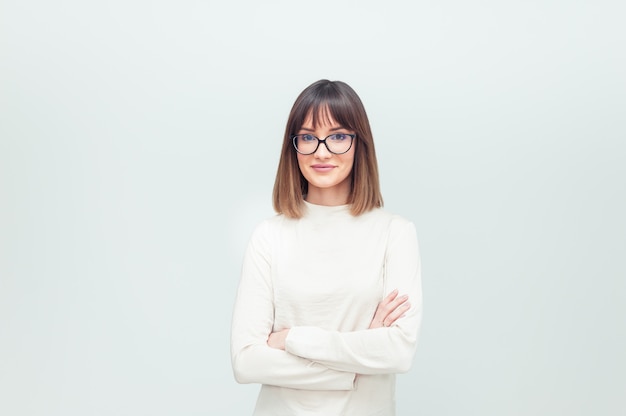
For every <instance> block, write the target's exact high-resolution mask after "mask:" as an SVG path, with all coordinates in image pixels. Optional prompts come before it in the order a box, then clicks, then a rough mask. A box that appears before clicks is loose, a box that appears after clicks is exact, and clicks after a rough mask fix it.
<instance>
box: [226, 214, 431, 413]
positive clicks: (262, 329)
mask: <svg viewBox="0 0 626 416" xmlns="http://www.w3.org/2000/svg"><path fill="white" fill-rule="evenodd" d="M306 207H307V213H306V215H305V216H304V217H303V218H301V219H299V220H293V219H289V218H286V217H284V216H282V215H277V216H274V217H272V218H270V219H268V220H265V221H264V222H262V223H261V224H259V225H258V226H257V228H256V229H255V231H254V232H253V234H252V237H251V239H250V242H249V244H248V248H247V250H246V254H245V258H244V261H243V267H242V274H241V280H240V283H239V289H238V292H237V298H236V301H235V307H234V312H233V320H232V332H231V357H232V365H233V371H234V375H235V379H236V380H237V381H238V382H239V383H260V384H262V387H261V391H260V393H259V397H258V400H257V403H256V408H255V411H254V415H255V416H264V415H272V416H277V415H285V416H296V415H322V416H339V415H341V416H349V415H358V416H366V415H372V416H373V415H381V416H382V415H384V416H391V415H395V374H396V373H402V372H406V371H408V370H409V369H410V367H411V363H412V361H413V357H414V355H415V347H416V343H417V339H418V333H419V328H420V324H421V319H422V291H421V277H420V258H419V251H418V243H417V237H416V233H415V227H414V225H413V224H412V223H411V222H409V221H407V220H406V219H404V218H402V217H400V216H397V215H392V214H390V213H388V212H386V211H385V210H383V209H375V210H373V211H370V212H367V213H365V214H362V215H360V216H358V217H354V216H352V215H351V214H350V212H349V206H348V205H344V206H335V207H329V206H320V205H313V204H310V203H306ZM396 288H397V289H399V293H400V295H402V294H408V295H409V302H410V303H411V308H410V310H409V311H408V312H407V313H406V316H405V317H403V318H400V319H399V320H398V321H396V323H395V324H394V325H392V326H391V327H389V328H377V329H367V328H368V326H369V325H370V322H371V320H372V317H373V316H374V312H375V310H376V306H377V305H378V303H379V302H380V301H381V300H382V298H383V297H384V296H385V295H387V294H388V293H389V292H391V291H392V290H393V289H396ZM284 328H291V330H290V331H289V335H288V336H287V339H286V342H285V351H282V350H277V349H274V348H270V347H269V346H268V345H267V338H268V336H269V334H270V333H271V332H273V331H279V330H281V329H284Z"/></svg>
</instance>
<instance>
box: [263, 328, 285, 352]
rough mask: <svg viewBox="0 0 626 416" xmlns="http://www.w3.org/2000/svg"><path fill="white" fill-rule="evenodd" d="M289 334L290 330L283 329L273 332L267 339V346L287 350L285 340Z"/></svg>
mask: <svg viewBox="0 0 626 416" xmlns="http://www.w3.org/2000/svg"><path fill="white" fill-rule="evenodd" d="M287 334H289V329H283V330H282V331H278V332H272V333H271V334H270V336H269V338H267V345H269V346H270V347H272V348H276V349H277V350H284V349H285V339H287Z"/></svg>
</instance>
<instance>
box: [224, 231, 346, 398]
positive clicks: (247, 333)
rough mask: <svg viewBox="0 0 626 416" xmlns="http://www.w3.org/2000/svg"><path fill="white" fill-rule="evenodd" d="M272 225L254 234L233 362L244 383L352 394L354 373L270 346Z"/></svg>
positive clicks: (240, 294)
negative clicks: (348, 391) (330, 367)
mask: <svg viewBox="0 0 626 416" xmlns="http://www.w3.org/2000/svg"><path fill="white" fill-rule="evenodd" d="M269 228H270V227H269V224H268V223H267V222H265V223H262V224H261V225H259V227H257V229H256V230H255V232H254V233H253V235H252V237H251V239H250V242H249V243H248V247H247V249H246V254H245V256H244V261H243V267H242V273H241V278H240V282H239V287H238V290H237V296H236V299H235V305H234V311H233V317H232V326H231V362H232V367H233V372H234V376H235V379H236V380H237V382H239V383H261V384H269V385H275V386H281V387H288V388H295V389H303V390H352V389H353V388H354V379H355V377H356V375H355V374H354V373H353V372H345V371H337V370H331V369H329V368H328V367H326V366H324V365H322V364H320V363H316V362H313V361H311V360H309V359H306V358H302V357H298V356H295V355H293V354H290V353H288V352H286V351H282V350H277V349H274V348H271V347H270V346H268V345H267V339H268V337H269V335H270V333H271V332H272V327H273V322H274V301H273V289H272V280H271V241H270V240H271V236H270V229H269Z"/></svg>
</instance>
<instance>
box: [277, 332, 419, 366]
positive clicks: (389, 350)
mask: <svg viewBox="0 0 626 416" xmlns="http://www.w3.org/2000/svg"><path fill="white" fill-rule="evenodd" d="M417 336H418V334H417V326H414V327H413V328H411V329H409V328H407V327H406V326H404V327H403V326H400V325H396V326H393V327H391V328H377V329H367V330H361V331H354V332H344V333H341V332H337V331H327V330H323V329H320V328H316V327H294V328H291V330H290V332H289V335H288V336H287V339H286V343H285V349H286V351H288V352H290V353H292V354H294V355H297V356H299V357H302V358H305V359H308V360H311V361H314V362H316V363H320V364H322V365H324V366H326V367H328V368H330V369H333V370H337V371H350V372H355V373H359V374H388V373H403V372H406V371H408V370H409V368H410V366H411V364H412V361H413V357H414V355H415V348H416V345H417Z"/></svg>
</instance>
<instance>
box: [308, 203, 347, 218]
mask: <svg viewBox="0 0 626 416" xmlns="http://www.w3.org/2000/svg"><path fill="white" fill-rule="evenodd" d="M304 205H305V206H306V214H305V216H306V217H309V218H336V217H342V216H346V215H348V216H351V214H350V205H349V204H347V205H333V206H328V205H315V204H312V203H310V202H307V201H304Z"/></svg>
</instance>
